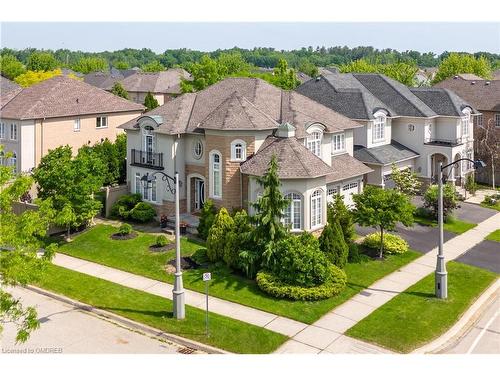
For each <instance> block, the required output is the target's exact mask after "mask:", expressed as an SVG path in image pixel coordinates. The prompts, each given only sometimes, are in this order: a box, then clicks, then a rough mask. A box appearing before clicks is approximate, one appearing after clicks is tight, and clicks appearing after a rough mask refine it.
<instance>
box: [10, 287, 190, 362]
mask: <svg viewBox="0 0 500 375" xmlns="http://www.w3.org/2000/svg"><path fill="white" fill-rule="evenodd" d="M11 293H12V294H13V295H14V296H15V297H16V298H21V301H22V303H23V305H24V306H35V305H36V309H37V311H38V318H39V320H40V322H41V325H40V328H39V329H38V330H37V331H35V332H33V333H32V335H31V337H30V339H29V340H28V341H27V342H26V343H24V344H20V345H15V335H16V331H15V328H14V326H13V324H12V323H8V324H6V325H5V326H4V331H3V332H2V334H1V335H0V336H1V344H0V348H1V350H0V354H9V353H10V354H11V353H22V354H24V353H34V354H36V353H44V352H45V353H48V352H50V353H63V354H67V353H88V354H112V353H120V354H126V353H128V354H133V353H143V354H176V353H178V350H180V349H183V348H184V347H183V346H181V345H178V344H175V343H170V342H164V341H160V340H157V339H154V338H151V337H149V336H146V335H143V334H141V333H138V332H135V331H131V330H129V329H127V328H124V327H122V326H118V325H116V324H114V323H112V322H109V321H107V320H104V319H101V318H99V317H97V316H95V315H93V314H90V313H87V312H84V311H82V310H78V309H76V308H75V307H74V306H71V305H69V304H66V303H63V302H60V301H58V300H56V299H53V298H50V297H47V296H44V295H41V294H39V293H36V292H33V291H30V290H27V289H24V288H15V289H13V290H11Z"/></svg>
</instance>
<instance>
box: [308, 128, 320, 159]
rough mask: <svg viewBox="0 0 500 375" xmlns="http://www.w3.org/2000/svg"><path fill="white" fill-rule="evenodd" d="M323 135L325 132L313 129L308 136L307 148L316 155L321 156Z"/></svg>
mask: <svg viewBox="0 0 500 375" xmlns="http://www.w3.org/2000/svg"><path fill="white" fill-rule="evenodd" d="M322 136H323V133H321V132H320V131H318V130H315V131H313V132H312V133H311V134H309V136H308V137H307V148H308V149H309V151H311V152H312V153H313V154H314V155H316V156H318V157H321V138H322Z"/></svg>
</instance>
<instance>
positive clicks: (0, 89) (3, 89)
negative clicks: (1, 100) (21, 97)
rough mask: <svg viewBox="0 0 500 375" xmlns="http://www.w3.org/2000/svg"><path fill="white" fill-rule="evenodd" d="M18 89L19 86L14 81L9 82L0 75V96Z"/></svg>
mask: <svg viewBox="0 0 500 375" xmlns="http://www.w3.org/2000/svg"><path fill="white" fill-rule="evenodd" d="M20 88H21V86H19V85H18V84H17V83H15V82H14V81H11V80H10V79H8V78H6V77H4V76H1V75H0V94H3V93H7V92H8V91H12V90H16V89H20Z"/></svg>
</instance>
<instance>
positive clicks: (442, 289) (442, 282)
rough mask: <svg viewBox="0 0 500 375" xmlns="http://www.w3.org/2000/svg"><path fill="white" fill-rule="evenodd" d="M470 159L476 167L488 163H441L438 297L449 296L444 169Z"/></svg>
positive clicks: (478, 161) (436, 282)
mask: <svg viewBox="0 0 500 375" xmlns="http://www.w3.org/2000/svg"><path fill="white" fill-rule="evenodd" d="M464 160H465V161H470V162H471V163H472V164H473V166H474V169H479V168H484V167H485V166H486V164H485V163H484V162H483V161H482V160H472V159H469V158H462V159H458V160H455V161H454V162H453V163H450V164H446V165H443V163H439V178H438V186H439V190H438V191H439V193H438V225H439V246H438V255H437V264H436V273H435V275H436V277H435V292H436V297H437V298H442V299H445V298H448V272H446V265H445V262H444V254H443V242H444V237H443V170H444V169H445V168H448V167H451V166H452V165H454V164H456V163H458V162H461V161H464Z"/></svg>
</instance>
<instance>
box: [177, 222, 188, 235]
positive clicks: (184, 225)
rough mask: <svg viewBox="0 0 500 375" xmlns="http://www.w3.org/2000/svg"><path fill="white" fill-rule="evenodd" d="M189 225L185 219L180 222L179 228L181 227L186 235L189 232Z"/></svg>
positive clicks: (182, 232) (181, 230) (182, 233)
mask: <svg viewBox="0 0 500 375" xmlns="http://www.w3.org/2000/svg"><path fill="white" fill-rule="evenodd" d="M187 227H188V224H187V223H186V222H185V221H181V222H180V223H179V229H180V232H181V235H185V234H186V233H187Z"/></svg>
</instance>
